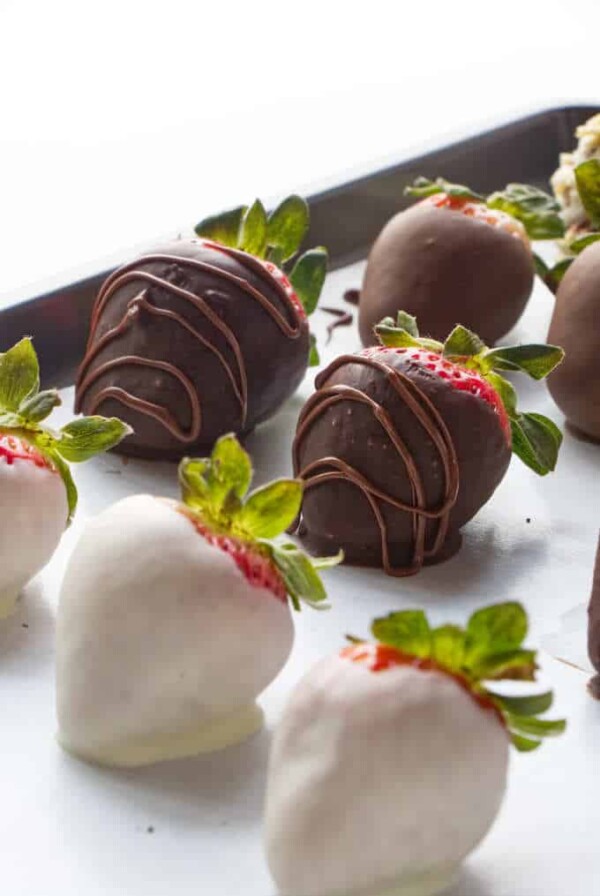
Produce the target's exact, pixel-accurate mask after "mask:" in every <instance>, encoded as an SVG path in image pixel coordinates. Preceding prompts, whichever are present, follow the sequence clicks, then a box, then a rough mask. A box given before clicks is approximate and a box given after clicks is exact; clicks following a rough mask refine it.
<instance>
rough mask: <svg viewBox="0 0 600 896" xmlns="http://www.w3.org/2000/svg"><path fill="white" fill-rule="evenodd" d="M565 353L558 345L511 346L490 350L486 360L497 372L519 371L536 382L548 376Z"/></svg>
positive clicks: (486, 353)
mask: <svg viewBox="0 0 600 896" xmlns="http://www.w3.org/2000/svg"><path fill="white" fill-rule="evenodd" d="M564 356H565V353H564V352H563V350H562V348H559V347H558V346H556V345H546V344H541V345H511V346H500V347H499V348H492V349H489V350H488V351H487V352H485V354H484V360H485V361H487V362H491V364H492V367H493V368H494V369H496V370H519V371H521V372H522V373H526V374H527V375H528V376H530V377H532V379H534V380H541V379H544V377H546V376H548V374H549V373H551V372H552V371H553V370H554V368H555V367H557V366H558V364H560V362H561V361H562V359H563V358H564Z"/></svg>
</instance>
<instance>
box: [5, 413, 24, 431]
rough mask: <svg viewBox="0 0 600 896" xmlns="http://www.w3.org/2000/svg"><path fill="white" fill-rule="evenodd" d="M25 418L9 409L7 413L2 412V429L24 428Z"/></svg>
mask: <svg viewBox="0 0 600 896" xmlns="http://www.w3.org/2000/svg"><path fill="white" fill-rule="evenodd" d="M22 428H23V418H22V417H21V415H20V414H15V413H13V412H12V411H8V412H7V413H5V414H2V413H0V430H3V429H22Z"/></svg>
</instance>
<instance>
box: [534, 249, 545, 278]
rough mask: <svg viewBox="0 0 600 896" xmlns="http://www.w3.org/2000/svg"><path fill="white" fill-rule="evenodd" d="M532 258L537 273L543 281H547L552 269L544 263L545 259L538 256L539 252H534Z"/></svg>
mask: <svg viewBox="0 0 600 896" xmlns="http://www.w3.org/2000/svg"><path fill="white" fill-rule="evenodd" d="M531 256H532V258H533V266H534V268H535V272H536V274H537V275H538V277H539V278H540V279H541V280H545V279H546V276H547V274H548V271H549V270H550V268H549V267H548V265H547V264H546V262H545V261H544V259H543V258H542V257H541V256H540V255H538V254H537V252H532V253H531Z"/></svg>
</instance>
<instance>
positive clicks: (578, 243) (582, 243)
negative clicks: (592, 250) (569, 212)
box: [569, 233, 600, 255]
mask: <svg viewBox="0 0 600 896" xmlns="http://www.w3.org/2000/svg"><path fill="white" fill-rule="evenodd" d="M598 240H600V233H586V234H585V236H578V237H577V239H575V240H571V242H570V243H569V251H570V252H573V253H574V254H575V255H579V254H580V253H581V252H583V250H584V249H587V247H588V246H591V245H592V244H593V243H597V242H598Z"/></svg>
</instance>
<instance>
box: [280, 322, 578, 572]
mask: <svg viewBox="0 0 600 896" xmlns="http://www.w3.org/2000/svg"><path fill="white" fill-rule="evenodd" d="M376 329H377V333H378V336H379V339H380V341H381V344H380V345H379V346H377V347H372V348H367V349H363V351H361V352H358V353H357V354H355V355H343V356H341V357H339V358H337V359H336V360H335V361H333V363H332V364H330V365H329V367H328V368H326V369H325V370H324V371H323V372H322V373H320V374H319V375H318V377H317V379H316V392H315V393H314V395H313V396H312V397H311V398H309V400H308V401H307V403H306V404H305V406H304V408H303V409H302V412H301V414H300V417H299V420H298V427H297V430H296V437H295V441H294V447H293V452H294V469H295V473H296V475H298V476H300V477H301V478H302V479H303V480H304V483H305V488H304V499H303V505H302V516H301V519H300V534H301V535H302V536H303V537H304V538H305V539H306V541H307V544H308V545H309V546H310V548H311V549H313V550H316V551H319V552H322V551H324V552H327V551H328V549H329V548H330V547H333V546H334V545H335V547H336V549H337V548H338V547H341V548H342V549H343V550H344V553H345V556H346V560H347V561H348V562H350V563H356V564H360V565H366V566H382V567H383V568H384V569H385V571H386V572H387V573H388V574H390V575H410V574H412V573H415V572H417V571H418V570H419V569H420V568H421V566H422V565H423V563H431V562H436V561H440V560H443V559H445V558H447V557H449V556H451V555H452V554H453V553H454V552H455V551H456V550H458V548H459V546H460V529H461V528H462V526H464V525H465V523H467V522H468V521H469V520H470V519H471V518H472V517H473V516H474V515H475V514H476V513H477V511H478V510H479V509H480V508H481V507H482V506H483V505H484V504H485V503H486V501H488V500H489V498H490V497H491V496H492V494H493V492H494V490H495V489H496V487H497V486H498V485H499V483H500V482H501V480H502V478H503V476H504V474H505V473H506V470H507V467H508V464H509V462H510V458H511V453H514V454H517V455H518V457H519V458H520V459H521V460H522V461H524V463H525V464H527V466H529V467H530V468H531V469H532V470H534V472H536V473H538V474H540V475H545V474H546V473H548V472H549V471H550V470H553V469H554V466H555V464H556V460H557V456H558V450H559V447H560V443H561V438H562V436H561V433H560V431H559V430H558V428H557V426H556V425H555V424H554V423H553V422H552V421H551V420H549V419H547V418H546V417H544V416H542V415H541V414H535V413H521V412H520V411H519V410H518V409H517V396H516V392H515V389H514V388H513V386H512V385H511V384H510V383H509V382H508V381H507V380H506V379H505V378H504V377H503V376H501V372H504V371H506V370H509V371H520V372H522V373H526V374H528V375H529V376H530V377H533V378H534V379H541V378H542V377H544V376H546V375H547V374H548V373H549V372H550V371H551V370H552V369H553V368H554V367H555V366H556V365H557V364H558V363H559V362H560V360H561V358H562V351H561V349H559V348H557V347H556V346H551V345H519V346H513V347H510V346H502V347H500V348H496V349H489V348H487V346H485V345H484V343H483V342H482V341H481V340H480V339H479V337H477V336H476V335H475V334H474V333H472V332H470V331H469V330H466V329H465V328H464V327H461V326H458V327H456V328H455V329H454V330H453V331H452V333H451V334H450V335H449V336H448V338H447V339H446V341H445V342H444V343H443V344H442V343H441V342H436V341H435V340H432V339H424V338H421V337H420V336H419V332H418V329H417V325H416V321H415V319H414V318H413V317H411V316H410V315H408V314H405V313H404V312H400V313H399V315H398V319H397V321H393V320H392V319H386V320H384V321H383V322H382V323H381V325H379V326H378V327H377V328H376Z"/></svg>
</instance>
